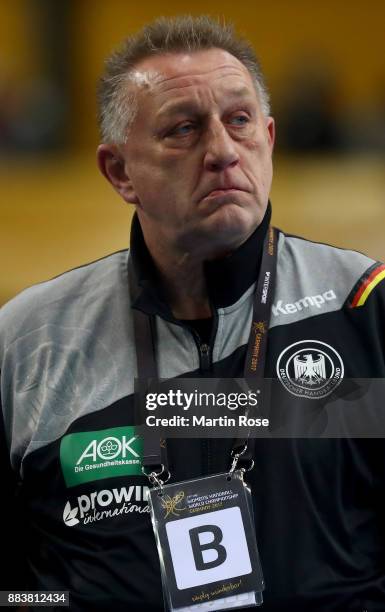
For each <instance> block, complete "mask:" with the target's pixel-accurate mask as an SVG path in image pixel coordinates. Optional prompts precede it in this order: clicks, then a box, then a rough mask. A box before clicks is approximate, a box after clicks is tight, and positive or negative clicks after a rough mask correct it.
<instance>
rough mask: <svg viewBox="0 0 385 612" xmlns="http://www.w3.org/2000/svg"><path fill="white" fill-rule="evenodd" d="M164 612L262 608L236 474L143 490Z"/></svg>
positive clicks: (245, 492)
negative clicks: (157, 565)
mask: <svg viewBox="0 0 385 612" xmlns="http://www.w3.org/2000/svg"><path fill="white" fill-rule="evenodd" d="M149 503H150V508H151V516H152V524H153V528H154V532H155V537H156V542H157V547H158V553H159V559H160V566H161V574H162V584H163V592H164V599H165V604H166V606H167V608H168V609H169V610H172V611H173V610H175V611H178V612H187V610H191V611H193V612H200V611H202V612H203V611H205V610H211V611H212V610H231V609H235V608H242V607H249V606H259V605H261V604H262V601H263V599H262V591H263V589H264V581H263V576H262V570H261V565H260V561H259V555H258V549H257V542H256V537H255V528H254V521H253V510H252V502H251V494H250V489H249V488H248V487H247V485H246V483H245V482H244V480H243V472H242V471H241V470H237V471H235V472H233V473H232V474H231V475H229V473H225V474H216V475H213V476H207V477H205V478H198V479H195V480H187V481H185V482H178V483H173V484H166V485H164V486H162V487H157V488H154V489H151V490H150V492H149Z"/></svg>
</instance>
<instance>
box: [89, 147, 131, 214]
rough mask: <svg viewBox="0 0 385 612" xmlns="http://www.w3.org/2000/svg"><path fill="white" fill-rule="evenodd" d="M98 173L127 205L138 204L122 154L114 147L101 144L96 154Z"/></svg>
mask: <svg viewBox="0 0 385 612" xmlns="http://www.w3.org/2000/svg"><path fill="white" fill-rule="evenodd" d="M96 156H97V163H98V167H99V170H100V172H101V173H102V174H103V176H105V177H106V179H107V181H108V182H109V183H111V185H112V186H113V188H114V189H115V191H117V192H118V194H119V195H120V196H121V197H122V198H123V200H124V201H125V202H127V203H128V204H139V199H138V196H137V195H136V193H135V190H134V187H133V185H132V182H131V179H130V177H129V176H128V174H127V170H126V164H125V160H124V157H123V155H122V153H121V152H120V151H119V148H118V147H117V146H116V145H109V144H101V145H99V146H98V148H97V152H96Z"/></svg>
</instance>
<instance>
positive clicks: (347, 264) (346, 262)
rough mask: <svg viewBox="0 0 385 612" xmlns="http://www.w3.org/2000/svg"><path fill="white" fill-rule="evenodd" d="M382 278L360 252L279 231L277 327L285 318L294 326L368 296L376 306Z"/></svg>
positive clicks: (379, 268)
mask: <svg viewBox="0 0 385 612" xmlns="http://www.w3.org/2000/svg"><path fill="white" fill-rule="evenodd" d="M384 279H385V266H384V265H383V264H381V262H378V261H375V260H374V259H372V258H370V257H368V256H367V255H364V254H363V253H359V252H358V251H353V250H350V249H342V248H339V247H336V246H333V245H330V244H324V243H320V242H314V241H311V240H307V239H305V238H302V237H299V236H292V235H289V234H285V233H283V232H281V231H279V242H278V263H277V288H276V296H275V308H274V309H273V312H274V314H275V315H276V316H275V317H274V318H275V319H276V322H277V323H278V320H279V321H281V319H285V318H286V317H285V315H288V314H290V315H292V316H291V317H290V319H292V320H293V321H294V320H297V319H300V318H303V317H305V316H312V315H314V314H321V313H326V312H331V311H334V310H339V309H341V308H343V307H344V306H348V307H355V306H361V305H363V300H364V299H365V297H366V298H368V297H369V291H370V292H371V293H372V295H371V299H375V300H377V301H378V299H380V301H382V300H383V298H384V296H385V282H381V281H383V280H384ZM365 291H366V293H365ZM362 296H363V297H362Z"/></svg>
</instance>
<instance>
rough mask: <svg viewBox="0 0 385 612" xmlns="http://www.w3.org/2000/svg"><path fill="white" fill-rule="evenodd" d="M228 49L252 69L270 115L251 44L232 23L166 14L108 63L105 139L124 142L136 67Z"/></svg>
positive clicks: (102, 92)
mask: <svg viewBox="0 0 385 612" xmlns="http://www.w3.org/2000/svg"><path fill="white" fill-rule="evenodd" d="M212 48H218V49H224V50H225V51H227V52H228V53H231V55H233V56H234V57H236V58H237V59H238V60H239V61H240V62H241V63H242V64H243V65H244V66H245V67H246V68H247V70H248V71H249V73H250V74H251V76H252V78H253V82H254V84H255V88H256V91H257V93H258V95H259V100H260V103H261V108H262V112H263V113H264V115H266V116H268V115H269V114H270V105H269V94H268V91H267V88H266V84H265V79H264V76H263V74H262V70H261V67H260V64H259V61H258V59H257V57H256V55H255V53H254V50H253V48H252V46H251V45H250V43H249V42H248V41H246V40H244V39H242V38H240V37H238V36H237V35H236V34H235V33H234V28H233V26H232V25H228V24H223V25H222V24H220V23H219V22H217V21H214V20H213V19H211V18H210V17H207V16H205V15H202V16H200V17H192V16H191V15H183V16H179V17H172V18H166V17H161V18H159V19H156V20H155V21H153V22H152V23H150V24H148V25H146V26H145V27H144V28H143V29H142V30H141V31H139V32H138V33H137V34H135V35H134V36H130V37H129V38H127V39H125V40H124V41H123V44H122V46H121V48H119V49H118V50H117V51H115V52H114V53H113V54H112V55H111V56H110V57H109V58H108V59H107V61H106V64H105V71H104V74H103V75H102V77H101V79H100V81H99V86H98V106H99V110H98V118H99V127H100V133H101V140H102V142H105V143H116V144H120V143H124V142H125V141H126V138H127V130H128V128H129V126H130V124H131V122H132V121H133V119H134V117H135V113H136V110H137V104H136V96H135V89H134V88H130V87H129V86H128V84H129V82H130V80H131V73H132V70H133V69H134V68H135V65H136V64H137V63H138V62H140V61H141V60H142V59H145V58H147V57H151V56H152V55H161V54H163V53H170V52H171V53H173V52H174V53H178V52H189V53H191V52H194V51H200V50H203V49H212Z"/></svg>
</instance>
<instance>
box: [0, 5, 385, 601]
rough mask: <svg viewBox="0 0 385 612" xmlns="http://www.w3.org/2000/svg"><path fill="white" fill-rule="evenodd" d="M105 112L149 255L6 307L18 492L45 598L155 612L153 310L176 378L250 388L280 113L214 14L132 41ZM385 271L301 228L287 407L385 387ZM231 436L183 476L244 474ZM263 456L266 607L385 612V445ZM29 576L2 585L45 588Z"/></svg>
mask: <svg viewBox="0 0 385 612" xmlns="http://www.w3.org/2000/svg"><path fill="white" fill-rule="evenodd" d="M99 99H100V120H101V131H102V142H101V144H100V146H99V147H98V164H99V168H100V170H101V171H102V173H103V174H104V176H105V177H106V178H107V180H108V181H109V182H110V183H111V184H112V186H113V187H114V189H115V190H116V191H117V192H118V193H119V194H120V195H121V196H122V198H123V199H124V200H125V201H126V202H128V203H132V204H133V205H134V206H135V210H136V215H135V217H134V220H133V226H132V235H131V249H130V252H127V251H122V252H119V253H115V254H113V255H110V256H108V257H106V258H104V259H102V260H100V261H97V262H93V263H92V264H89V265H86V266H83V267H81V268H78V269H76V270H72V271H70V272H67V273H66V274H64V275H62V276H60V277H58V278H56V279H53V280H51V281H48V282H47V283H42V284H40V285H38V286H36V287H33V288H31V289H29V290H27V291H26V292H24V293H22V294H21V295H20V296H19V297H17V298H16V299H15V300H13V301H12V302H10V303H9V304H8V305H7V306H5V308H4V309H3V311H2V315H1V347H2V349H1V350H2V355H1V359H2V362H1V363H2V404H3V406H2V407H3V417H4V418H3V421H4V423H3V428H4V432H3V438H4V442H3V448H4V449H6V450H4V459H3V461H4V465H5V461H6V460H7V462H8V465H9V468H7V477H6V478H5V476H4V478H3V480H4V487H5V486H7V487H8V488H7V493H6V494H7V496H6V499H7V500H10V499H11V497H12V489H13V487H14V483H20V484H19V485H18V490H19V495H18V503H17V506H18V507H19V508H20V507H22V508H23V512H24V517H25V518H24V521H25V529H26V533H27V535H26V536H25V538H26V540H25V545H26V551H25V556H26V558H27V560H28V567H27V569H26V576H27V577H26V580H27V582H26V585H27V586H28V588H30V589H35V590H38V589H39V590H69V591H70V596H71V609H72V610H75V611H81V610H93V611H94V610H95V611H96V610H107V609H113V610H127V609H130V610H137V609H138V610H139V609H140V610H154V611H155V610H161V609H162V606H163V603H162V590H161V584H160V571H159V561H158V557H157V551H156V546H155V541H154V536H153V533H152V528H151V524H150V518H149V514H148V507H147V504H146V488H147V485H148V481H147V479H146V478H145V476H144V475H143V473H142V471H141V457H142V455H143V449H142V446H141V441H140V440H139V439H138V438H136V437H135V430H134V428H133V427H132V424H133V407H134V402H133V397H134V377H135V374H136V372H137V360H138V363H139V360H140V358H141V354H142V353H141V351H142V350H143V347H142V346H136V348H135V337H134V330H133V313H134V312H140V313H144V315H145V318H146V320H147V318H148V320H150V321H151V325H152V331H153V339H154V342H155V356H156V367H157V373H158V375H159V376H160V377H161V378H175V377H178V376H182V377H186V376H195V377H200V376H205V377H207V376H209V377H228V378H229V377H233V378H239V377H242V376H243V371H244V370H243V368H244V362H245V357H246V351H247V347H248V340H249V335H250V326H251V316H252V307H253V288H254V285H255V283H256V282H257V281H258V279H259V277H260V270H261V261H262V258H263V244H264V240H265V237H266V235H267V233H268V227H269V223H270V216H271V209H270V205H269V202H268V197H269V191H270V184H271V178H272V164H271V156H272V150H273V144H274V121H273V119H272V117H271V116H270V115H269V106H268V96H267V93H266V88H265V85H264V81H263V78H262V75H261V72H260V68H259V65H258V63H257V61H256V59H255V57H254V54H253V51H252V50H251V48H250V46H249V45H248V44H247V43H245V42H244V41H241V40H239V39H237V38H236V37H235V36H234V35H233V34H232V31H231V29H230V28H228V27H224V26H220V25H218V24H217V23H215V22H214V21H211V20H210V19H207V18H196V19H195V18H194V19H193V18H189V17H187V18H175V19H172V20H166V19H162V20H159V21H157V22H154V23H153V24H151V25H149V26H147V27H146V28H144V30H143V31H142V32H140V33H139V34H138V35H137V36H136V37H134V38H131V39H129V40H128V41H126V43H125V45H124V46H123V48H122V49H121V50H120V51H119V52H117V53H116V54H115V55H114V56H112V58H110V60H109V62H108V63H107V67H106V72H105V75H104V77H103V79H102V81H101V86H100V96H99ZM384 276H385V273H384V267H383V266H381V265H379V264H378V263H376V262H374V261H372V260H370V259H369V258H367V257H365V256H364V255H361V254H358V253H355V252H351V251H345V250H340V249H336V248H333V247H330V246H326V245H321V244H316V243H312V242H308V241H305V240H303V239H299V238H296V237H289V236H285V235H284V234H283V233H282V232H280V233H279V242H278V261H277V279H276V286H275V295H274V304H273V306H272V309H271V317H270V329H269V336H268V345H267V354H266V366H265V375H266V377H271V378H276V377H278V378H279V381H278V385H279V388H280V392H278V395H277V396H276V397H277V398H278V401H280V398H287V397H289V398H291V399H292V401H293V406H295V408H296V409H299V410H302V409H303V410H305V409H306V407H307V406H308V404H309V403H310V404H311V405H312V406H313V405H314V406H315V407H316V410H318V406H321V407H322V406H324V404H323V402H325V401H326V400H325V398H326V397H328V396H330V394H332V393H333V392H334V391H335V389H336V388H337V387H338V386H339V385H340V384H342V380H343V378H344V377H345V378H348V377H350V378H351V377H361V378H364V377H368V378H369V377H371V378H374V377H379V378H382V377H384V376H385V359H384V339H385V334H384V320H385V319H384V297H385V288H384V283H383V282H381V281H382V279H383V278H384ZM134 285H135V286H136V289H135V291H136V292H134V293H135V295H134V297H130V294H129V290H130V291H131V292H132V293H133V286H134ZM308 398H311V400H312V401H310V402H309V401H307V399H308ZM315 400H319V403H318V404H317V402H315ZM277 408H278V409H279V405H277ZM293 409H294V408H293ZM281 416H282V415H281ZM275 418H276V419H278V420H276V425H277V424H278V426H279V418H280V413H279V410H278V412H276V413H275ZM231 442H232V441H231V440H222V439H212V440H207V439H206V440H184V441H183V442H182V441H180V440H177V439H174V440H168V441H167V456H168V469H169V471H170V472H171V475H172V480H173V481H175V482H177V481H178V480H180V481H183V480H186V479H189V478H194V477H198V476H201V475H208V474H214V473H219V472H226V470H228V469H229V460H230V450H231ZM253 458H254V460H255V467H254V469H253V470H251V471H250V472H249V473H248V474H247V481H248V482H249V483H250V486H251V490H252V495H253V502H254V511H255V527H256V536H257V541H258V546H259V551H260V557H261V563H262V567H263V572H264V576H265V581H266V590H265V593H264V600H265V603H264V604H263V608H264V609H265V610H267V611H269V612H272V611H280V612H281V611H289V610H290V611H291V610H296V611H305V610H306V611H309V610H311V611H328V612H329V611H340V612H347V611H352V612H353V611H357V612H358V611H361V612H363V610H370V611H372V610H384V609H385V575H384V568H385V559H384V556H385V553H384V545H383V544H384V527H383V525H384V523H383V518H382V517H383V513H382V512H383V505H382V503H383V502H382V494H383V489H384V447H383V442H382V440H371V441H370V442H369V441H368V440H365V439H362V440H353V439H322V440H320V439H298V438H292V439H290V438H286V439H274V440H272V439H263V438H261V439H258V441H257V442H256V444H255V445H254V449H253ZM4 470H5V468H4ZM2 512H3V514H4V516H3V517H2V525H3V528H4V529H5V530H7V531H8V532H12V530H16V527H17V526H16V525H15V519H14V515H13V511H11V510H10V505H8V503H7V505H5V504H3V505H2ZM14 533H17V532H16V531H14ZM15 537H16V536H15ZM13 550H15V547H13ZM17 552H19V551H17ZM7 554H9V555H12V550H10V551H9V553H7ZM16 556H17V555H16ZM19 558H20V553H19ZM9 574H10V575H9V576H8V578H7V579H8V580H9V581H10V582H7V581H6V579H3V580H2V588H3V589H6V588H10V586H11V588H23V584H22V583H21V582H18V580H15V575H14V569H13V568H10V572H9ZM9 585H10V586H9Z"/></svg>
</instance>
